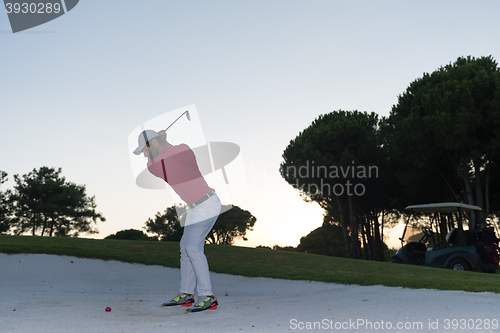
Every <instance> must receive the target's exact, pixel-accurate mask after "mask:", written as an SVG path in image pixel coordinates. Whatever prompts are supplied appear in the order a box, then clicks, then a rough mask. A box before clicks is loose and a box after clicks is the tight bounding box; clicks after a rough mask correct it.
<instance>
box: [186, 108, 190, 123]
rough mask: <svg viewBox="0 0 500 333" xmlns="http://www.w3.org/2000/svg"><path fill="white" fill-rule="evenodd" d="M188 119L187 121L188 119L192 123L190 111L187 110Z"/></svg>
mask: <svg viewBox="0 0 500 333" xmlns="http://www.w3.org/2000/svg"><path fill="white" fill-rule="evenodd" d="M186 117H187V119H188V120H189V121H191V116H190V115H189V111H188V110H186Z"/></svg>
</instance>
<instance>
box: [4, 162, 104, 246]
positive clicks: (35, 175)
mask: <svg viewBox="0 0 500 333" xmlns="http://www.w3.org/2000/svg"><path fill="white" fill-rule="evenodd" d="M7 177H8V175H7V173H6V172H4V171H0V186H1V185H2V184H4V183H5V182H6V181H7V180H8V178H7ZM14 182H15V185H14V187H13V189H12V190H6V191H0V233H13V234H15V235H22V234H25V233H30V234H31V235H33V236H35V235H39V236H74V237H77V236H78V235H80V234H81V233H89V234H95V233H98V230H97V229H96V227H95V225H96V224H97V222H99V221H101V222H104V221H105V220H106V219H105V218H104V216H103V215H102V214H101V213H98V212H97V211H96V204H95V197H90V196H88V195H87V193H86V189H85V186H84V185H77V184H75V183H72V182H69V181H67V180H66V178H65V177H62V176H61V169H60V168H59V169H55V168H49V167H45V166H44V167H41V168H39V169H33V171H31V172H29V173H27V174H25V175H22V176H19V175H14Z"/></svg>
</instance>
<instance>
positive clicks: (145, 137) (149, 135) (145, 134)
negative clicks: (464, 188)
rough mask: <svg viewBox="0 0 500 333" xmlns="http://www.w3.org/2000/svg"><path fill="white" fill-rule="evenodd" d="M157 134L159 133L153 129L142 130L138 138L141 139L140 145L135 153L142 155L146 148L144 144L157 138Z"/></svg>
mask: <svg viewBox="0 0 500 333" xmlns="http://www.w3.org/2000/svg"><path fill="white" fill-rule="evenodd" d="M157 136H159V135H158V133H157V132H155V131H153V130H145V131H142V132H141V134H139V138H138V140H137V141H139V146H138V147H137V148H136V149H135V150H134V154H136V155H140V154H141V153H142V150H143V149H144V146H146V142H148V141H149V140H151V139H154V138H156V137H157Z"/></svg>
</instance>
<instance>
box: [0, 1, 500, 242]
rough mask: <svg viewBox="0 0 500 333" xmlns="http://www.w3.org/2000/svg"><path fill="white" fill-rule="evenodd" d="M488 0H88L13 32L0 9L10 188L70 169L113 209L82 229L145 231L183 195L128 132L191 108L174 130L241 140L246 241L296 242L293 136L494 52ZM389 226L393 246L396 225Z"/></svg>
mask: <svg viewBox="0 0 500 333" xmlns="http://www.w3.org/2000/svg"><path fill="white" fill-rule="evenodd" d="M478 4H479V3H478V2H477V1H422V0H419V1H396V0H394V1H384V0H381V1H371V0H370V1H368V0H366V1H356V0H354V1H336V0H310V1H305V0H300V1H299V0H283V1H281V0H280V1H277V0H271V1H269V0H266V1H261V0H252V1H232V0H227V1H218V0H214V1H194V0H192V1H182V2H180V1H167V0H146V1H140V2H139V1H120V0H106V1H98V0H82V1H80V2H79V4H78V5H77V6H76V7H75V8H73V10H71V11H70V12H68V13H67V14H65V15H63V16H61V17H59V18H57V19H55V20H53V21H50V22H48V23H46V24H43V25H40V26H38V27H35V28H32V29H29V30H26V31H24V32H19V33H15V34H14V33H12V30H11V27H10V25H9V20H8V17H7V14H6V13H0V112H1V124H2V130H1V131H0V142H2V145H1V146H0V153H1V156H2V158H1V162H0V170H3V171H5V172H7V173H8V175H9V181H8V182H7V183H6V184H4V186H3V187H2V189H6V188H10V187H12V186H13V175H15V174H19V175H23V174H26V173H28V172H30V171H31V170H33V169H35V168H40V167H42V166H48V167H56V168H62V175H63V176H64V177H65V178H66V180H68V181H71V182H74V183H77V184H82V185H85V186H86V189H87V193H88V195H90V196H95V202H96V204H97V210H98V211H99V212H101V213H102V214H103V215H104V216H105V218H106V222H105V223H99V224H98V226H97V227H98V229H99V230H100V233H99V234H97V235H92V236H86V237H93V238H104V237H106V236H107V235H109V234H113V233H116V232H117V231H119V230H124V229H130V228H134V229H142V228H143V227H144V223H145V222H146V221H147V219H148V218H151V217H153V216H154V215H155V214H156V213H157V212H163V211H164V210H165V209H166V208H167V207H169V206H171V205H172V204H174V202H173V201H172V197H171V196H170V195H169V192H168V190H166V189H163V190H152V189H144V188H141V187H139V186H137V185H136V181H135V176H136V175H135V173H134V163H136V162H134V161H133V160H132V159H131V147H130V143H129V142H130V140H129V137H130V136H131V134H133V133H134V130H136V129H137V128H138V127H140V126H142V125H144V124H145V123H148V121H150V120H151V119H155V118H157V117H160V118H161V117H163V116H165V117H166V118H165V119H167V118H168V119H171V118H169V117H174V119H175V116H177V115H180V113H175V112H178V111H181V110H183V109H185V108H186V107H188V106H194V107H195V109H196V114H197V119H196V122H188V121H187V120H185V119H182V120H179V122H178V124H177V123H176V125H174V127H175V128H176V129H177V130H176V132H175V133H178V134H174V132H172V134H169V140H171V141H172V142H173V143H180V142H181V141H183V140H184V139H185V138H187V140H189V138H190V137H192V136H196V137H197V138H200V132H199V131H200V128H201V130H202V132H203V134H202V135H201V137H202V138H203V139H204V140H205V141H206V142H231V143H234V144H237V145H238V146H239V147H240V155H239V157H238V160H239V161H240V163H241V165H242V166H243V168H244V170H245V171H244V173H243V175H242V176H240V178H241V179H239V180H240V181H241V182H246V185H247V189H248V190H247V192H246V194H245V196H244V197H243V198H240V199H239V200H238V202H237V203H236V204H237V205H238V206H239V207H241V208H242V209H245V210H248V211H249V212H251V213H252V214H253V215H254V216H255V217H256V218H257V222H256V224H255V227H254V230H253V231H250V232H248V233H247V238H248V241H243V240H238V241H236V245H239V246H250V247H254V246H258V245H266V246H273V245H280V246H297V245H298V244H299V242H300V238H301V237H302V236H305V235H307V234H308V233H309V232H311V231H312V230H314V229H316V228H317V227H319V226H321V224H322V221H323V211H322V209H321V208H320V207H319V206H318V205H317V204H316V203H308V202H305V201H304V200H302V198H301V197H300V195H299V193H298V191H297V190H295V189H293V187H292V186H291V185H289V184H287V183H286V182H285V181H284V180H283V178H282V177H281V176H280V174H279V165H280V163H281V162H282V154H283V151H284V149H285V148H286V147H287V145H288V144H289V142H290V140H292V139H294V138H295V137H296V136H297V135H298V133H299V132H300V131H302V130H304V129H305V128H307V127H308V126H309V125H310V124H311V123H312V121H313V120H314V119H316V118H317V117H318V116H320V115H322V114H326V113H329V112H332V111H336V110H340V109H342V110H348V111H352V110H358V111H366V112H375V113H377V114H379V115H380V116H388V115H389V112H390V110H391V108H392V106H393V105H394V104H396V103H397V96H398V95H400V94H402V93H403V92H404V91H405V89H406V88H407V87H408V86H409V84H410V83H411V82H412V81H413V80H415V79H417V78H419V77H421V76H422V75H423V73H424V72H428V73H430V72H432V71H434V70H436V69H438V68H439V67H441V66H444V65H446V64H449V63H450V62H454V61H455V60H456V59H457V58H458V57H461V56H468V55H471V56H474V57H481V56H489V55H491V56H493V58H494V59H495V60H497V61H498V60H499V59H500V45H499V44H498V43H497V40H498V32H499V31H500V20H498V15H497V13H498V12H499V10H500V3H499V2H498V1H488V0H487V1H481V2H480V4H479V5H478ZM174 111H175V112H174ZM174 113H175V114H174ZM169 123H170V122H168V123H166V124H165V127H166V126H168V125H169ZM195 124H196V126H194V125H195ZM174 127H172V129H173V128H174ZM158 129H161V128H158ZM133 148H135V147H133ZM136 158H137V159H139V160H140V159H141V158H142V157H140V156H136ZM143 162H144V163H145V161H143ZM139 163H141V162H139ZM223 203H224V202H223ZM408 204H409V205H410V204H416V203H413V202H411V203H408ZM389 232H390V231H387V237H390V239H391V240H390V241H389V246H397V245H398V241H397V237H399V235H400V231H397V232H395V233H394V234H392V235H391V234H389Z"/></svg>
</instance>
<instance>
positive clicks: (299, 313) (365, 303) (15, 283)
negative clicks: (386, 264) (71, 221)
mask: <svg viewBox="0 0 500 333" xmlns="http://www.w3.org/2000/svg"><path fill="white" fill-rule="evenodd" d="M478 274H479V273H478ZM211 277H212V285H213V291H214V293H215V296H216V297H217V298H218V301H219V307H218V309H216V310H213V311H204V312H200V313H192V314H186V313H185V309H184V308H181V307H173V308H172V307H171V308H162V307H161V304H162V303H163V302H165V301H167V300H169V299H171V298H172V297H173V296H175V295H176V294H177V292H178V288H179V279H180V272H179V269H173V268H166V267H161V266H145V265H138V264H127V263H122V262H117V261H101V260H93V259H80V258H74V257H65V256H54V255H42V254H19V255H6V254H0V332H293V331H313V330H314V331H330V332H339V331H342V332H499V331H500V324H499V322H498V321H499V317H500V315H499V311H498V308H499V301H500V295H498V294H494V293H467V292H462V291H437V290H427V289H418V290H415V289H404V288H392V287H384V286H369V287H366V286H356V285H341V284H334V283H322V282H314V281H288V280H278V279H268V278H247V277H241V276H233V275H227V274H217V273H211ZM106 307H110V308H111V309H112V310H111V312H106V311H105V309H106Z"/></svg>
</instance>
